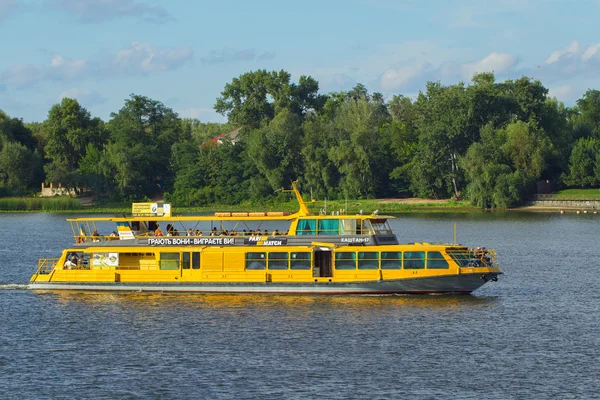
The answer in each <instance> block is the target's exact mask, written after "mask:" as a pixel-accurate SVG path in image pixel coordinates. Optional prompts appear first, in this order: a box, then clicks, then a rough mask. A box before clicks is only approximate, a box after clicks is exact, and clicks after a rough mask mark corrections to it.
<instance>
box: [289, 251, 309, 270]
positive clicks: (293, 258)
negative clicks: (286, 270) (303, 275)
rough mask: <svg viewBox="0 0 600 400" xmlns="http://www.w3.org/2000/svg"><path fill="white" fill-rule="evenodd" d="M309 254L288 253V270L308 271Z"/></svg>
mask: <svg viewBox="0 0 600 400" xmlns="http://www.w3.org/2000/svg"><path fill="white" fill-rule="evenodd" d="M310 256H311V253H308V252H301V253H290V269H310Z"/></svg>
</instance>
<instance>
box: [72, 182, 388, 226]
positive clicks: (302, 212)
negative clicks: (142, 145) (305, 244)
mask: <svg viewBox="0 0 600 400" xmlns="http://www.w3.org/2000/svg"><path fill="white" fill-rule="evenodd" d="M297 183H298V181H294V182H292V189H280V191H281V192H293V193H294V194H295V195H296V200H297V201H298V204H299V206H300V209H299V210H298V211H297V212H295V213H293V214H290V213H284V212H216V213H215V214H213V215H179V216H172V215H170V212H169V215H168V216H158V215H134V216H131V217H127V216H125V215H123V216H122V217H91V218H90V217H83V218H67V221H69V222H78V221H110V222H133V221H140V222H142V221H157V222H158V221H215V220H218V221H293V220H295V219H300V218H306V217H309V218H311V219H349V218H354V219H361V220H378V219H382V220H385V219H393V218H395V217H392V216H390V215H379V214H378V211H375V212H373V214H362V213H361V214H356V215H350V214H339V213H336V214H335V215H332V214H331V215H329V214H326V213H322V214H312V213H311V212H310V211H309V210H308V207H307V205H306V202H305V201H304V199H303V198H302V195H301V194H300V191H299V190H298V187H297ZM311 202H313V203H314V202H315V200H311ZM138 204H141V205H144V204H145V205H148V204H149V203H138ZM134 206H135V203H134ZM169 209H170V205H169ZM234 214H235V215H234ZM244 214H245V215H244Z"/></svg>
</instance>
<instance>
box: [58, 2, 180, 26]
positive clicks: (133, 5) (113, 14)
mask: <svg viewBox="0 0 600 400" xmlns="http://www.w3.org/2000/svg"><path fill="white" fill-rule="evenodd" d="M51 4H52V5H51V6H52V7H53V8H54V9H57V10H59V11H64V12H66V13H67V14H71V15H73V16H75V17H76V18H77V19H79V20H80V21H81V22H84V23H97V22H104V21H108V20H111V19H116V18H124V17H133V18H141V19H143V20H146V21H152V22H166V21H169V20H172V17H171V16H170V15H169V13H168V12H167V11H166V10H165V9H164V8H163V7H161V6H154V5H149V4H146V3H144V2H136V1H134V0H52V3H51Z"/></svg>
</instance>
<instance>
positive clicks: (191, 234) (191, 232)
mask: <svg viewBox="0 0 600 400" xmlns="http://www.w3.org/2000/svg"><path fill="white" fill-rule="evenodd" d="M186 236H194V231H193V230H191V229H188V230H187V234H186Z"/></svg>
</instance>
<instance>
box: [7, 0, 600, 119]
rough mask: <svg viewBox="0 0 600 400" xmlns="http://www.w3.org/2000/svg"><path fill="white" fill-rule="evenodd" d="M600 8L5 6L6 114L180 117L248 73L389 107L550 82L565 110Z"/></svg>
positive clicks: (85, 0) (385, 1) (76, 1)
mask: <svg viewBox="0 0 600 400" xmlns="http://www.w3.org/2000/svg"><path fill="white" fill-rule="evenodd" d="M599 17H600V0H578V1H574V0H562V1H558V0H527V1H517V0H497V1H486V0H463V1H434V0H421V1H416V0H415V1H413V0H405V1H402V0H396V1H393V0H345V1H337V0H320V1H314V0H305V1H302V2H287V1H282V0H279V1H271V0H262V1H261V0H259V1H255V2H249V1H231V0H230V1H227V0H222V1H203V0H198V1H182V0H171V1H159V0H0V54H1V57H0V109H2V110H4V111H5V112H7V113H8V114H9V115H10V116H14V117H20V118H23V119H24V120H25V121H42V120H44V119H45V118H46V116H47V113H48V110H49V108H50V107H51V106H52V104H55V103H57V102H59V101H60V99H61V98H62V97H64V96H67V97H74V98H77V99H78V100H79V101H80V102H81V103H82V104H83V105H84V106H85V107H87V108H88V109H89V110H90V112H91V113H92V115H94V116H98V117H100V118H102V119H104V120H108V119H109V118H110V113H111V112H116V111H118V110H119V109H120V108H121V107H122V106H123V102H124V100H125V98H127V97H128V96H129V94H131V93H135V94H141V95H145V96H149V97H151V98H153V99H155V100H159V101H162V102H163V103H164V104H165V105H167V106H168V107H171V108H173V109H174V110H175V111H177V112H178V113H179V114H180V115H181V116H182V117H194V118H198V119H200V120H202V121H205V122H208V121H224V118H223V117H222V116H220V115H219V114H216V113H215V112H214V111H213V110H212V108H213V105H214V103H215V99H216V98H217V97H218V96H219V95H220V92H221V91H222V90H223V87H224V86H225V84H226V83H227V82H230V81H231V79H232V78H234V77H237V76H239V75H241V74H243V73H244V72H247V71H252V70H257V69H263V68H264V69H267V70H280V69H284V70H286V71H288V72H290V73H291V74H292V79H293V80H294V81H297V79H298V78H299V76H300V75H310V76H312V77H314V78H315V79H317V81H319V84H320V88H321V92H323V93H327V92H330V91H339V90H347V89H350V88H352V87H353V86H354V85H355V84H356V83H357V82H360V83H363V84H365V85H366V86H367V87H368V88H369V90H370V91H379V92H382V93H384V94H385V95H386V96H387V97H388V98H391V97H392V96H393V95H394V94H404V95H407V96H415V95H416V94H417V93H418V92H419V90H422V89H423V88H424V86H425V82H427V81H429V80H434V81H437V80H439V81H441V82H443V83H445V84H454V83H457V82H459V81H465V82H468V81H469V80H470V77H471V76H472V74H473V73H474V72H481V71H494V72H495V74H496V78H497V80H504V79H507V78H518V77H520V76H522V75H526V76H530V77H533V78H537V79H540V80H541V81H542V82H543V84H544V85H545V86H546V87H547V88H549V89H550V94H551V95H552V96H555V97H557V98H558V99H559V100H561V101H563V102H565V103H566V104H567V105H572V104H574V102H575V100H576V99H578V98H579V97H581V95H582V94H583V93H584V92H585V91H586V90H587V89H588V88H595V89H600V28H598V20H599Z"/></svg>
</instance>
